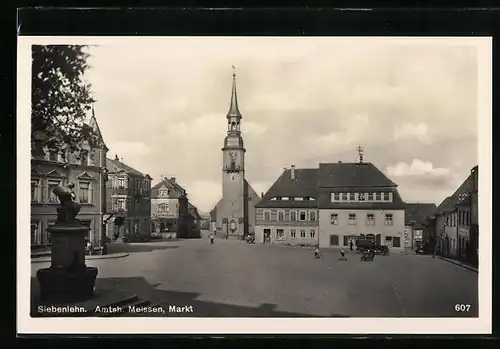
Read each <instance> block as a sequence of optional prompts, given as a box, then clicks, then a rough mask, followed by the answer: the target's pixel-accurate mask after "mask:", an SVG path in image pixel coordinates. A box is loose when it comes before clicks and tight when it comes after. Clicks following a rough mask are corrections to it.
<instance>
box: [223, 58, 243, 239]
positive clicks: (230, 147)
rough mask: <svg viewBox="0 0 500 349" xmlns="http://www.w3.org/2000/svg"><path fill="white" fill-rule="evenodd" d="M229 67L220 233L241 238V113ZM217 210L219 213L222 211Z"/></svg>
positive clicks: (234, 74) (234, 81)
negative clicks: (229, 84) (229, 93)
mask: <svg viewBox="0 0 500 349" xmlns="http://www.w3.org/2000/svg"><path fill="white" fill-rule="evenodd" d="M234 69H235V67H234V66H233V88H232V92H231V102H230V106H229V112H228V113H227V116H226V118H227V135H226V137H225V138H224V146H223V147H222V201H223V202H222V206H223V210H222V212H223V216H222V217H221V218H222V222H221V223H222V228H223V229H222V230H223V231H222V234H221V235H223V236H227V237H242V236H243V235H245V234H246V230H247V227H246V225H247V222H246V219H245V217H246V215H247V213H246V211H247V208H246V205H245V203H246V200H245V148H244V146H243V138H242V137H241V119H242V117H243V116H242V115H241V113H240V111H239V109H238V95H237V93H236V73H235V71H234ZM222 212H221V213H222Z"/></svg>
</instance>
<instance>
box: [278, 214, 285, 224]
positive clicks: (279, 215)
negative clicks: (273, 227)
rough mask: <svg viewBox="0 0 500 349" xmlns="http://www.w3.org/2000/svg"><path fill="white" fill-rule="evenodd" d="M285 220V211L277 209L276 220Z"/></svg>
mask: <svg viewBox="0 0 500 349" xmlns="http://www.w3.org/2000/svg"><path fill="white" fill-rule="evenodd" d="M284 220H285V212H283V211H278V221H279V222H283V221H284Z"/></svg>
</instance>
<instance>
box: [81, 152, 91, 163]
mask: <svg viewBox="0 0 500 349" xmlns="http://www.w3.org/2000/svg"><path fill="white" fill-rule="evenodd" d="M88 158H89V152H88V151H87V150H82V151H81V153H80V164H82V165H87V164H88V161H89V160H88Z"/></svg>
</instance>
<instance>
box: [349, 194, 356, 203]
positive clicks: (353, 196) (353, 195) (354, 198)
mask: <svg viewBox="0 0 500 349" xmlns="http://www.w3.org/2000/svg"><path fill="white" fill-rule="evenodd" d="M354 200H356V195H355V194H354V193H349V201H354Z"/></svg>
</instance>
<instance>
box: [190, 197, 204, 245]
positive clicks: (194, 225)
mask: <svg viewBox="0 0 500 349" xmlns="http://www.w3.org/2000/svg"><path fill="white" fill-rule="evenodd" d="M188 237H189V238H200V237H201V216H200V214H199V213H198V208H196V206H194V205H193V204H192V203H190V202H188Z"/></svg>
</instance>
